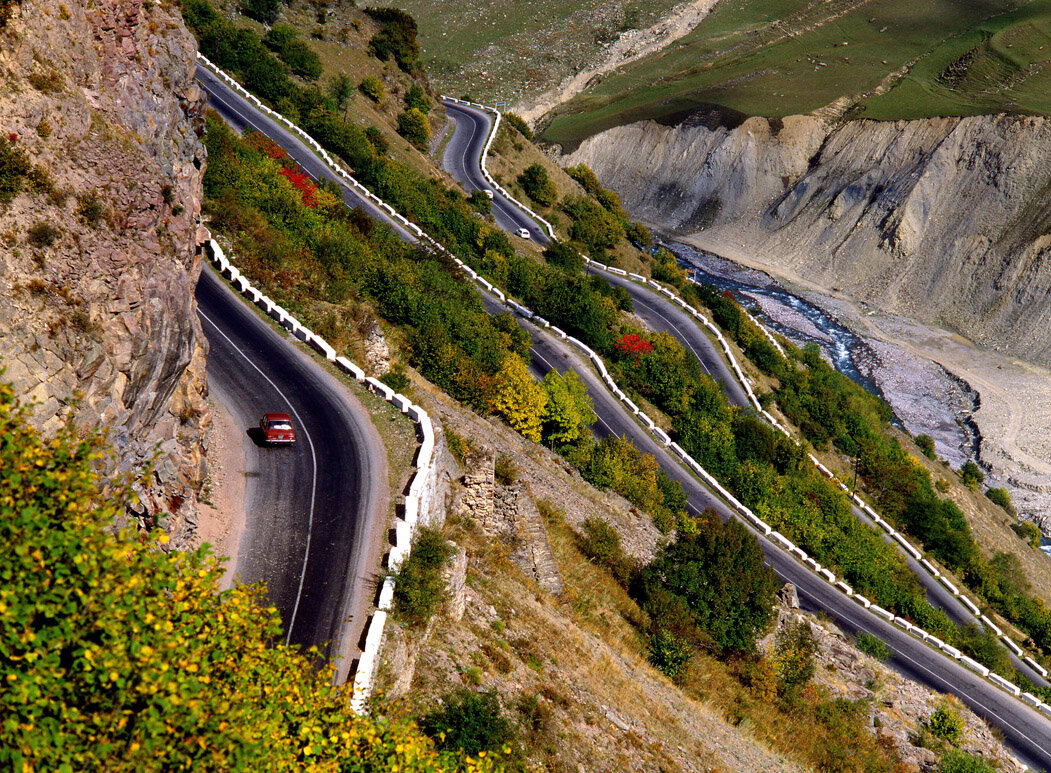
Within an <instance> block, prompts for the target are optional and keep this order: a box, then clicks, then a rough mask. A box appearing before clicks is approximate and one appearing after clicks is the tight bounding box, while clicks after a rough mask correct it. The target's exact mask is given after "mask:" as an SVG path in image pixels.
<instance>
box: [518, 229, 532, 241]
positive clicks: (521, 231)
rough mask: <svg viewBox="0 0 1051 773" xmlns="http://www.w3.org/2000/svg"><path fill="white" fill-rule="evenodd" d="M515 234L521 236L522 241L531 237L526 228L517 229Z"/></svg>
mask: <svg viewBox="0 0 1051 773" xmlns="http://www.w3.org/2000/svg"><path fill="white" fill-rule="evenodd" d="M515 233H516V234H517V235H519V236H521V237H522V238H523V239H532V238H533V237H532V236H531V235H530V233H529V229H528V228H519V229H518V230H517V231H515Z"/></svg>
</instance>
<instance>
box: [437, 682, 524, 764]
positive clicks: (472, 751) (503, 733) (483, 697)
mask: <svg viewBox="0 0 1051 773" xmlns="http://www.w3.org/2000/svg"><path fill="white" fill-rule="evenodd" d="M419 725H420V729H421V730H423V732H424V733H426V734H427V735H428V736H430V737H431V738H432V739H433V740H434V745H435V746H436V747H438V748H439V749H442V750H450V751H452V750H457V751H462V752H463V753H464V754H468V755H471V756H472V757H477V756H478V754H479V753H480V752H485V753H486V754H493V755H495V756H497V758H500V757H501V756H504V757H508V758H511V759H514V758H516V757H518V756H519V755H520V754H521V752H520V751H519V749H518V734H517V732H516V730H515V726H514V725H513V724H512V723H511V721H510V720H509V719H508V718H507V717H506V716H504V713H503V711H502V710H501V707H500V699H499V697H497V695H496V693H494V692H473V691H471V690H468V689H465V688H460V689H457V690H455V691H453V692H451V693H449V694H448V695H446V696H445V697H444V698H443V700H442V706H441V708H438V709H435V710H434V711H432V712H430V713H429V714H426V715H424V716H423V717H421V718H420V721H419ZM505 750H510V754H505Z"/></svg>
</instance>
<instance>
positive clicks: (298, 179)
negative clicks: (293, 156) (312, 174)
mask: <svg viewBox="0 0 1051 773" xmlns="http://www.w3.org/2000/svg"><path fill="white" fill-rule="evenodd" d="M281 176H282V177H284V178H285V179H286V180H288V181H289V182H290V183H292V185H293V186H295V187H296V188H297V189H299V190H300V191H301V192H302V193H303V203H304V204H306V205H307V206H308V207H310V208H311V209H313V208H314V207H316V206H317V201H315V200H314V194H315V193H316V192H317V186H316V185H314V183H312V182H311V181H310V178H309V177H307V175H306V173H305V172H304V171H303V170H302V169H293V168H291V167H287V166H284V167H281Z"/></svg>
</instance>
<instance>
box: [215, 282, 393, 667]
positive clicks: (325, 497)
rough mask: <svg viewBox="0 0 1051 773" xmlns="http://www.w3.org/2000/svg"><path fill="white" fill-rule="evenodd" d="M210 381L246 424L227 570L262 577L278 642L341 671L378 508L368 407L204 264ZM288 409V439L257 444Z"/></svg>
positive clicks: (365, 601) (359, 611) (364, 602)
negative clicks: (261, 432)
mask: <svg viewBox="0 0 1051 773" xmlns="http://www.w3.org/2000/svg"><path fill="white" fill-rule="evenodd" d="M197 304H198V313H199V314H200V316H201V325H202V327H203V328H204V332H205V335H206V336H207V338H208V343H209V353H208V381H209V387H210V389H211V390H212V391H213V392H215V393H216V394H217V396H218V397H219V399H220V400H221V401H222V402H223V404H224V405H226V406H227V407H228V408H229V409H230V411H231V413H232V414H233V415H234V417H235V419H236V420H237V421H238V422H239V423H240V425H241V426H242V427H243V428H244V430H245V434H244V436H243V438H242V440H243V445H244V448H245V454H246V459H245V469H246V470H247V471H248V473H247V475H248V480H247V481H246V486H245V511H246V532H245V535H244V538H243V539H242V540H241V550H240V554H239V555H238V556H236V557H235V561H236V563H235V572H236V576H237V577H238V579H239V580H240V581H242V582H248V583H254V582H265V583H266V585H267V591H268V596H269V598H270V600H271V601H272V602H273V603H274V605H275V606H276V607H277V609H278V611H279V612H280V613H281V620H282V622H283V624H284V626H285V630H286V635H287V641H290V642H291V643H293V644H302V645H308V646H309V645H315V646H318V647H320V648H321V649H322V652H323V653H324V654H325V655H326V656H327V657H329V658H332V659H334V660H336V661H337V666H338V667H340V668H342V669H343V670H344V671H345V670H347V669H349V666H350V658H352V657H353V653H354V651H355V650H356V647H357V644H358V639H359V638H360V635H361V630H362V628H363V626H364V623H365V615H366V614H367V610H368V608H369V605H370V604H371V602H372V600H373V599H372V597H373V594H374V591H375V587H376V586H375V579H376V573H377V569H378V567H379V562H380V558H381V555H382V546H383V541H384V537H385V526H386V516H387V492H386V487H387V464H386V459H387V455H386V450H385V449H384V446H383V444H382V441H381V440H380V437H379V435H378V433H377V432H376V430H375V428H374V427H373V425H372V422H371V420H370V418H369V415H368V413H367V412H366V411H365V410H364V408H363V407H362V406H361V405H360V404H358V403H357V401H356V399H355V398H354V397H353V395H352V394H351V393H350V392H349V390H347V389H346V387H345V386H344V385H342V384H340V383H339V382H338V381H337V380H336V379H335V378H334V377H332V376H331V375H330V374H328V373H327V372H326V371H324V370H323V369H321V368H320V367H319V366H318V365H317V364H316V363H315V362H314V361H313V360H312V359H311V357H310V356H309V355H307V354H306V353H304V352H303V351H301V350H300V349H299V348H298V346H296V345H295V344H293V343H292V341H291V340H290V339H289V338H288V336H286V335H284V334H283V333H281V332H278V331H277V330H275V329H274V328H273V327H271V326H270V325H269V324H268V323H267V322H266V321H264V320H263V319H261V318H260V317H259V316H258V315H257V314H256V313H255V312H254V310H253V309H252V308H251V307H249V306H247V305H246V304H245V303H244V302H243V301H242V300H241V299H240V298H239V297H238V296H237V295H236V294H235V293H234V292H233V291H232V290H231V289H230V288H229V287H228V286H227V285H226V283H225V281H223V280H222V279H221V278H217V277H216V275H215V274H214V273H213V272H212V271H211V270H210V269H208V268H206V269H205V270H204V271H202V272H201V278H200V281H199V282H198V284H197ZM268 411H281V412H287V413H289V414H291V416H292V420H293V424H294V426H295V429H296V443H295V445H293V446H280V447H266V446H262V445H260V444H259V442H258V433H256V432H255V431H254V430H255V428H256V427H257V426H258V423H259V418H260V417H261V416H262V414H263V413H265V412H268Z"/></svg>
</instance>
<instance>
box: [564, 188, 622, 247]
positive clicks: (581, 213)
mask: <svg viewBox="0 0 1051 773" xmlns="http://www.w3.org/2000/svg"><path fill="white" fill-rule="evenodd" d="M562 209H563V210H564V211H565V213H566V214H567V215H569V216H570V218H572V220H573V223H572V224H571V225H570V227H569V238H570V239H572V240H573V241H576V242H580V243H581V244H583V245H584V246H585V247H587V248H588V249H589V250H590V251H591V252H592V253H593V255H592V257H594V256H595V255H602V254H604V253H605V251H606V250H607V249H610V248H612V247H614V246H615V245H616V244H617V242H619V241H620V240H621V239H622V238H623V236H624V226H623V225H622V224H621V221H620V220H618V219H617V217H616V216H615V215H613V214H611V213H610V212H608V211H607V210H606V209H605V208H604V207H602V206H601V205H600V204H598V203H596V202H595V201H594V200H593V199H588V198H584V197H582V196H576V197H569V198H567V199H565V200H564V201H563V202H562Z"/></svg>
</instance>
